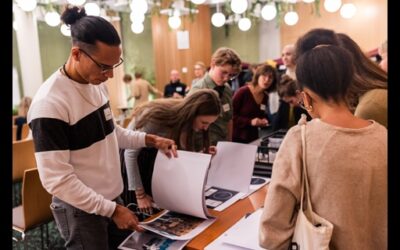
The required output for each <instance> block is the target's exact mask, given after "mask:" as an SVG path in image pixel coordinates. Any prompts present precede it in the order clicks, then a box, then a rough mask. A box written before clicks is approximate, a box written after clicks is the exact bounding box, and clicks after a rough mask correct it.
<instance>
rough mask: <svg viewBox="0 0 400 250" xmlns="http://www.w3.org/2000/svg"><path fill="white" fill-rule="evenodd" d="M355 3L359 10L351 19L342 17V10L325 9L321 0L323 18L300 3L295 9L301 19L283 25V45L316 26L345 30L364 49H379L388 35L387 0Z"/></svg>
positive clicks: (363, 0) (367, 0) (360, 0)
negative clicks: (330, 11)
mask: <svg viewBox="0 0 400 250" xmlns="http://www.w3.org/2000/svg"><path fill="white" fill-rule="evenodd" d="M353 2H354V4H355V5H356V6H357V12H356V14H355V16H354V17H353V18H352V19H344V18H342V17H341V15H340V10H338V11H337V12H335V13H329V12H327V11H325V9H324V6H323V2H322V1H321V4H320V13H321V16H320V17H318V16H316V15H315V14H312V13H311V6H310V5H309V4H305V3H300V4H297V5H296V11H297V13H298V14H299V22H298V23H297V24H296V25H294V26H288V25H286V24H284V23H282V24H281V25H280V29H281V48H283V46H284V45H286V44H291V43H295V42H296V41H297V39H298V38H299V37H300V36H302V35H303V34H305V33H306V32H307V31H309V30H310V29H313V28H327V29H333V30H335V31H336V32H342V33H346V34H348V35H349V36H350V37H351V38H352V39H354V41H356V42H357V43H358V45H360V47H361V48H362V49H363V50H364V51H369V50H372V49H374V48H377V47H378V46H379V45H380V44H381V43H382V42H383V41H385V40H386V39H387V35H388V33H387V32H388V30H387V27H388V26H387V25H388V19H387V18H388V13H387V1H386V0H357V1H353ZM345 3H346V2H345ZM282 22H283V20H282Z"/></svg>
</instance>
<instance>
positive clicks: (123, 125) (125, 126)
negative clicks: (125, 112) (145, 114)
mask: <svg viewBox="0 0 400 250" xmlns="http://www.w3.org/2000/svg"><path fill="white" fill-rule="evenodd" d="M130 122H131V118H125V119H124V120H123V122H122V127H123V128H127V127H128V125H129V123H130Z"/></svg>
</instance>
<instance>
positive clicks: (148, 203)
mask: <svg viewBox="0 0 400 250" xmlns="http://www.w3.org/2000/svg"><path fill="white" fill-rule="evenodd" d="M136 201H137V205H138V209H139V211H140V212H142V213H146V214H152V213H153V206H152V203H153V198H152V197H151V196H150V195H147V194H146V193H143V195H142V196H139V197H138V196H136Z"/></svg>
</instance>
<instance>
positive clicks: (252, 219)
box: [222, 208, 263, 250]
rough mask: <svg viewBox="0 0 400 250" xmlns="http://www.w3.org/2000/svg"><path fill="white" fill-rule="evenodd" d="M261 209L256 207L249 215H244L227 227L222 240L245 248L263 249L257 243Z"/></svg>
mask: <svg viewBox="0 0 400 250" xmlns="http://www.w3.org/2000/svg"><path fill="white" fill-rule="evenodd" d="M262 212H263V209H262V208H261V209H257V210H256V211H255V212H254V213H252V214H250V215H249V216H247V217H246V216H244V217H243V218H242V219H240V220H239V221H238V222H237V223H236V224H235V225H233V226H232V227H231V228H229V229H228V230H227V231H226V232H225V233H224V234H223V236H222V241H223V242H224V243H226V244H230V245H233V246H237V247H243V248H247V249H255V250H256V249H263V248H262V247H260V246H259V244H258V235H259V233H258V231H259V225H260V219H261V214H262Z"/></svg>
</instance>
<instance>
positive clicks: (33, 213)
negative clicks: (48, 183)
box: [22, 168, 53, 230]
mask: <svg viewBox="0 0 400 250" xmlns="http://www.w3.org/2000/svg"><path fill="white" fill-rule="evenodd" d="M50 204H51V194H49V193H48V192H47V191H46V190H45V189H44V188H43V186H42V183H41V182H40V178H39V172H38V170H37V168H32V169H27V170H25V172H24V178H23V182H22V207H23V211H24V218H25V226H26V228H25V230H29V229H31V228H33V227H35V226H37V225H40V224H43V223H48V222H50V221H51V220H53V214H52V212H51V209H50Z"/></svg>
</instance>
